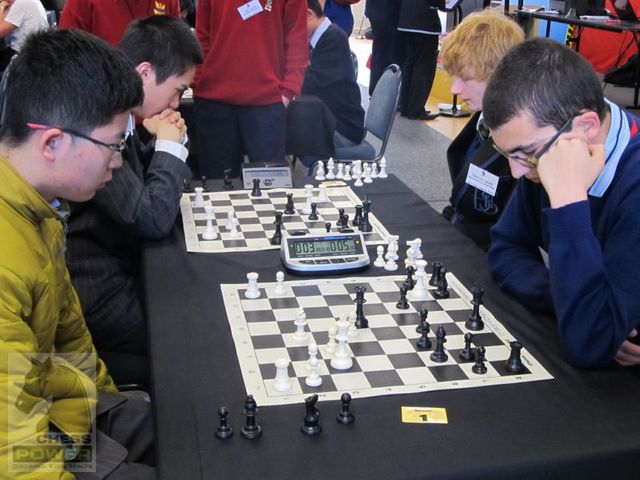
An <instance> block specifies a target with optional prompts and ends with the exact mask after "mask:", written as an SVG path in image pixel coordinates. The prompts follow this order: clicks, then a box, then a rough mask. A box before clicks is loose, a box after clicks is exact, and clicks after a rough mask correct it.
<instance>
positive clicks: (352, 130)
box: [302, 25, 364, 143]
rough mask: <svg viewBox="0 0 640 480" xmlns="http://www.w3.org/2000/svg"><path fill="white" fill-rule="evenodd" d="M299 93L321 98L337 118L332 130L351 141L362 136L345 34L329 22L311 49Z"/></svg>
mask: <svg viewBox="0 0 640 480" xmlns="http://www.w3.org/2000/svg"><path fill="white" fill-rule="evenodd" d="M309 60H310V63H309V66H308V67H307V71H306V72H305V75H304V83H303V84H302V93H303V94H306V95H315V96H317V97H318V98H320V100H322V101H323V102H324V103H325V104H326V105H327V107H329V110H330V111H331V113H333V115H335V117H336V120H337V125H336V130H337V131H338V132H340V133H341V134H342V135H344V136H345V137H347V138H348V139H349V140H351V141H352V142H354V143H360V142H361V141H362V138H363V137H364V110H363V109H362V106H361V104H360V103H361V98H360V87H359V86H358V83H357V82H356V74H355V70H354V68H353V61H352V60H351V50H350V48H349V40H348V38H347V35H346V34H345V33H344V31H342V30H341V29H340V28H339V27H337V26H335V25H331V26H330V27H329V28H328V29H327V30H326V31H325V32H324V33H323V34H322V36H321V37H320V39H319V40H318V43H317V44H316V47H315V48H314V49H313V50H312V51H311V56H310V58H309Z"/></svg>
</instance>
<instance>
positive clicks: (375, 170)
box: [371, 162, 378, 178]
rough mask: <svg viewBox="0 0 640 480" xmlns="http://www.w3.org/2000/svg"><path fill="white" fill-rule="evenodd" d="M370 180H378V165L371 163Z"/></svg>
mask: <svg viewBox="0 0 640 480" xmlns="http://www.w3.org/2000/svg"><path fill="white" fill-rule="evenodd" d="M371 178H378V164H377V163H376V162H371Z"/></svg>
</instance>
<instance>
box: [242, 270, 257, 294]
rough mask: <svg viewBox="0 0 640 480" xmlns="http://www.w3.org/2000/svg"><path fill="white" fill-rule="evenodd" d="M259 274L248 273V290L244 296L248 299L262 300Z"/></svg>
mask: <svg viewBox="0 0 640 480" xmlns="http://www.w3.org/2000/svg"><path fill="white" fill-rule="evenodd" d="M258 276H259V275H258V274H257V273H256V272H249V273H247V280H248V282H249V283H248V284H247V289H246V290H245V292H244V296H245V297H247V298H251V299H253V298H260V289H259V288H258Z"/></svg>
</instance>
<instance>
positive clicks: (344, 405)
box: [336, 393, 356, 425]
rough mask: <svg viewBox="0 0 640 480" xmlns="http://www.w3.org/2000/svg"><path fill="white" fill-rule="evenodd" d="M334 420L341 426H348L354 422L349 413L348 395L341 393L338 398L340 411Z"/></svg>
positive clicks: (349, 402)
mask: <svg viewBox="0 0 640 480" xmlns="http://www.w3.org/2000/svg"><path fill="white" fill-rule="evenodd" d="M336 420H338V423H341V424H343V425H349V424H351V423H353V422H355V421H356V417H354V416H353V413H351V395H349V394H348V393H343V394H342V395H341V396H340V411H339V412H338V416H337V417H336Z"/></svg>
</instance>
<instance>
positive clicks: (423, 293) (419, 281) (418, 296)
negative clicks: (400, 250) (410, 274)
mask: <svg viewBox="0 0 640 480" xmlns="http://www.w3.org/2000/svg"><path fill="white" fill-rule="evenodd" d="M426 268H427V261H426V260H416V284H415V286H414V287H413V289H412V290H411V291H410V295H411V298H412V299H414V300H426V299H428V298H429V292H428V290H427V271H426Z"/></svg>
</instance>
